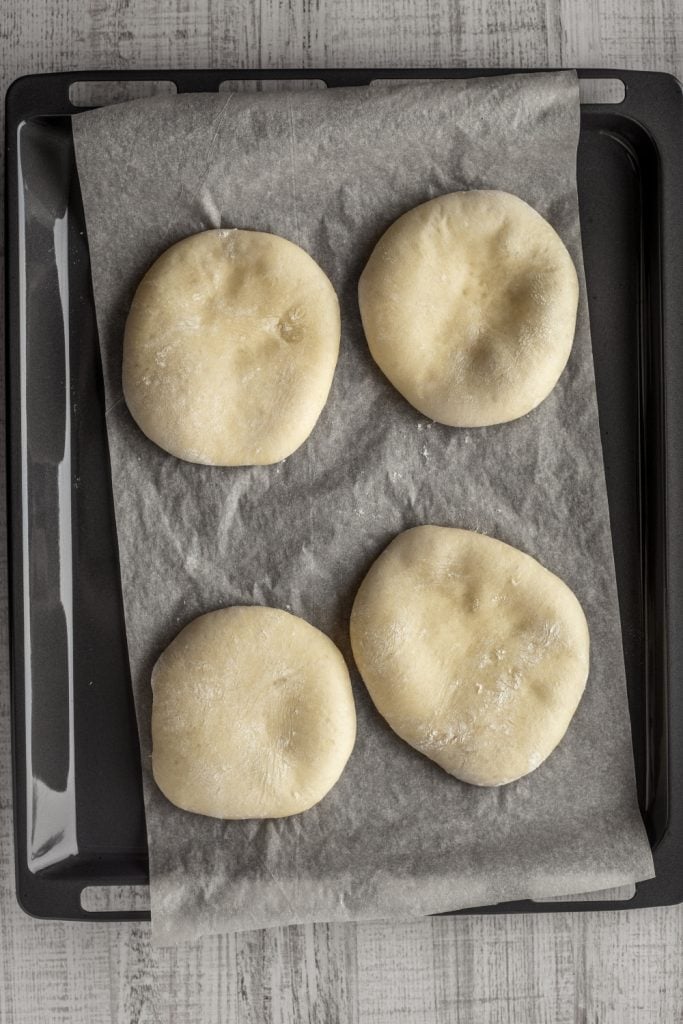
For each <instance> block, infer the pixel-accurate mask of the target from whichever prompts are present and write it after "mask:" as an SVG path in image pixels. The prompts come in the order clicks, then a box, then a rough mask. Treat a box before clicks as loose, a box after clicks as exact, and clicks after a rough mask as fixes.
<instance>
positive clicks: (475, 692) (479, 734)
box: [351, 526, 589, 786]
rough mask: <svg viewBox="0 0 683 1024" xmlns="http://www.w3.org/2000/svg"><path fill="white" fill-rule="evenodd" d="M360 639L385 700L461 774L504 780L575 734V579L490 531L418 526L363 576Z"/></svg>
mask: <svg viewBox="0 0 683 1024" xmlns="http://www.w3.org/2000/svg"><path fill="white" fill-rule="evenodd" d="M351 643H352V646H353V653H354V657H355V659H356V663H357V665H358V668H359V669H360V673H361V675H362V677H363V679H364V681H365V684H366V686H367V688H368V690H369V691H370V696H371V697H372V699H373V701H374V703H375V705H376V707H377V710H378V711H379V712H380V714H382V715H383V716H384V718H386V720H387V722H388V723H389V725H390V726H391V728H392V729H393V730H394V731H395V732H397V733H398V735H399V736H401V737H402V738H403V739H404V740H406V742H407V743H410V745H411V746H413V747H415V748H416V749H417V750H420V751H421V752H422V753H423V754H426V755H427V757H430V758H431V759H432V760H433V761H436V763H437V764H439V765H441V767H442V768H444V769H445V770H446V771H447V772H450V774H451V775H455V776H456V778H458V779H462V781H463V782H471V783H473V784H474V785H477V786H502V785H503V784H504V783H506V782H512V781H514V780H515V779H519V778H520V777H521V776H522V775H526V774H527V773H528V772H531V771H533V770H534V768H538V766H539V764H541V762H542V761H544V760H545V759H546V757H548V755H549V754H550V753H551V752H552V751H553V750H554V749H555V747H556V746H557V744H558V743H559V742H560V740H561V739H562V737H563V736H564V734H565V731H566V729H567V726H568V725H569V723H570V721H571V718H572V715H573V714H574V712H575V711H576V708H577V705H578V703H579V700H580V699H581V694H582V693H583V690H584V687H585V685H586V679H587V676H588V661H589V639H588V626H587V624H586V618H585V616H584V614H583V611H582V610H581V606H580V604H579V602H578V601H577V599H576V598H575V597H574V594H573V593H572V592H571V590H570V589H569V587H567V586H566V584H564V583H563V582H562V580H560V579H558V578H557V576H554V575H553V574H552V573H551V572H548V570H547V569H544V568H543V566H541V565H539V563H538V562H537V561H536V560H535V559H533V558H530V557H529V555H525V554H523V553H522V552H521V551H518V550H517V549H516V548H512V547H510V546H509V545H508V544H503V543H501V542H500V541H498V540H494V539H493V538H492V537H486V536H482V535H481V534H479V533H472V532H471V531H469V530H455V529H451V528H449V527H441V526H418V527H417V528H416V529H413V530H407V531H406V532H405V533H402V534H400V535H399V536H398V537H396V538H395V539H394V540H393V541H392V542H391V544H390V545H389V547H388V548H387V549H386V550H385V551H384V552H383V553H382V554H381V555H380V556H379V558H378V559H377V561H376V562H375V563H374V565H373V566H372V568H371V569H370V571H369V573H368V574H367V576H366V577H365V579H364V580H363V583H362V584H361V587H360V590H359V591H358V594H357V596H356V600H355V602H354V605H353V611H352V614H351Z"/></svg>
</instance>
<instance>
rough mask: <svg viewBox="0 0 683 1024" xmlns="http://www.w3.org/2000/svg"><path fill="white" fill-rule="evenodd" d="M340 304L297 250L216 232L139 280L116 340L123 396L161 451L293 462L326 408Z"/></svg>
mask: <svg viewBox="0 0 683 1024" xmlns="http://www.w3.org/2000/svg"><path fill="white" fill-rule="evenodd" d="M339 336H340V321H339V302H338V301H337V296H336V294H335V292H334V289H333V287H332V285H331V284H330V282H329V280H328V279H327V277H326V276H325V274H324V273H323V271H322V270H321V269H320V267H319V266H318V265H317V263H316V262H315V261H314V260H313V259H311V257H310V256H309V255H308V253H306V252H304V250H303V249H300V248H299V246H298V245H294V244H293V243H292V242H288V241H287V240H286V239H284V238H279V237H278V236H277V235H268V234H264V233H263V232H260V231H238V230H223V229H220V230H215V231H202V232H201V234H198V235H191V236H190V237H189V238H184V239H183V240H182V241H181V242H178V243H177V244H176V245H172V246H171V248H170V249H167V250H166V252H165V253H163V254H162V255H161V256H160V257H159V259H158V260H157V261H156V263H154V264H153V265H152V266H151V267H150V269H149V270H148V271H147V273H146V274H145V276H144V277H143V279H142V281H141V282H140V285H139V287H138V290H137V291H136V293H135V298H134V299H133V304H132V306H131V309H130V313H129V316H128V321H127V323H126V331H125V336H124V343H123V393H124V395H125V398H126V402H127V403H128V408H129V409H130V411H131V414H132V416H133V419H134V420H135V421H136V423H137V424H138V426H139V427H140V429H141V430H143V431H144V433H145V434H147V436H148V437H149V438H151V440H152V441H154V442H156V444H158V445H159V446H160V447H161V448H164V449H165V450H166V451H168V452H170V453H171V454H172V455H177V456H178V458H180V459H186V460H187V461H188V462H201V463H204V464H205V465H209V466H249V465H268V464H269V463H273V462H279V461H280V459H284V458H285V457H286V456H287V455H291V453H292V452H293V451H295V450H296V449H297V448H298V447H299V445H300V444H302V443H303V442H304V441H305V440H306V438H307V437H308V435H309V434H310V433H311V431H312V430H313V427H314V426H315V424H316V421H317V419H318V417H319V416H320V413H321V411H322V409H323V406H324V405H325V402H326V401H327V396H328V394H329V390H330V386H331V384H332V376H333V374H334V368H335V366H336V363H337V356H338V354H339Z"/></svg>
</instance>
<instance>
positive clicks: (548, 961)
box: [0, 0, 683, 1024]
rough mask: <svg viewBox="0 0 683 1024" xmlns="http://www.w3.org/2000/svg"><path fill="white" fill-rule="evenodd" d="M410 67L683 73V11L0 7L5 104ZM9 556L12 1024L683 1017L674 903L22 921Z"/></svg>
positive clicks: (409, 4) (488, 6) (132, 3)
mask: <svg viewBox="0 0 683 1024" xmlns="http://www.w3.org/2000/svg"><path fill="white" fill-rule="evenodd" d="M411 65H412V66H418V65H423V66H428V65H434V66H438V65H453V66H458V65H460V66H468V65H469V66H478V67H482V66H487V65H488V66H502V67H504V66H508V67H512V66H514V67H520V68H523V67H531V66H554V67H559V66H564V67H581V66H583V67H587V66H592V67H614V68H619V67H625V68H644V69H651V70H661V71H669V72H673V73H674V74H677V75H678V76H679V78H683V0H498V2H496V0H393V2H391V0H374V2H373V0H342V2H338V3H336V4H335V3H334V2H333V0H233V2H232V3H230V2H221V0H166V2H163V0H61V2H60V0H57V2H54V3H48V2H45V0H4V3H3V4H2V5H1V6H0V75H1V76H2V90H3V93H4V90H5V89H6V87H7V85H8V84H9V83H10V82H11V81H12V80H13V79H14V78H16V77H17V76H18V75H22V74H27V73H31V72H40V71H57V70H66V69H76V68H81V69H85V68H97V69H101V68H144V67H179V68H192V67H216V68H230V67H246V68H248V67H265V68H268V67H324V66H347V67H348V66H356V67H360V66H367V67H382V66H385V67H387V66H411ZM682 129H683V126H682ZM0 450H2V451H4V446H3V447H1V448H0ZM0 507H1V508H2V510H3V514H4V502H3V503H2V505H1V506H0ZM0 558H1V559H2V565H1V567H0V571H2V574H3V585H2V587H1V588H0V593H1V594H2V597H1V600H2V610H1V614H2V623H1V626H0V628H1V635H0V645H1V651H0V655H1V657H2V673H3V677H2V682H1V683H0V1021H1V1022H2V1024H61V1022H64V1024H81V1022H83V1024H104V1022H116V1024H124V1022H125V1024H133V1022H136V1024H137V1022H145V1024H147V1022H152V1021H154V1022H157V1021H160V1022H178V1024H181V1022H182V1024H195V1022H201V1024H213V1022H216V1021H226V1022H233V1021H239V1022H253V1024H267V1022H269V1021H277V1022H286V1024H299V1022H308V1021H316V1022H325V1024H327V1022H330V1024H336V1022H339V1024H346V1022H349V1024H353V1022H362V1024H389V1022H391V1024H403V1022H411V1024H442V1022H449V1024H450V1022H454V1021H463V1022H466V1024H478V1022H483V1021H486V1022H491V1024H493V1022H499V1024H513V1022H514V1024H517V1022H519V1024H535V1022H540V1021H543V1022H548V1024H569V1022H577V1024H584V1022H586V1024H587V1022H591V1024H598V1022H599V1024H605V1022H608V1021H609V1022H612V1021H614V1022H615V1024H655V1022H658V1024H670V1022H674V1021H683V908H681V907H671V908H664V909H657V910H651V911H647V910H645V911H631V912H628V911H622V912H619V913H613V912H606V913H590V914H565V913H561V914H549V915H525V916H500V917H476V916H475V917H460V918H438V919H433V920H420V921H411V922H405V923H403V924H395V923H392V924H381V923H378V924H362V925H358V926H356V925H329V926H328V925H314V926H313V925H312V926H305V927H292V928H285V929H278V930H273V931H267V932H252V933H248V934H243V935H237V936H221V937H215V938H209V939H206V940H204V941H201V942H199V943H197V944H196V945H193V946H190V947H184V948H182V949H179V950H177V951H166V950H164V951H157V950H153V949H152V948H151V947H150V935H149V926H148V925H147V924H108V923H93V924H67V923H61V922H43V921H35V920H32V919H30V918H28V917H26V916H25V915H24V914H23V913H22V911H21V910H19V908H18V906H17V904H16V902H15V898H14V877H13V849H12V822H11V797H10V781H9V779H10V749H9V743H10V738H9V733H10V730H9V693H8V685H7V668H6V662H7V657H6V652H7V627H6V603H7V602H6V596H5V595H6V586H5V585H4V576H5V550H4V546H3V547H2V553H1V554H0ZM682 869H683V865H682Z"/></svg>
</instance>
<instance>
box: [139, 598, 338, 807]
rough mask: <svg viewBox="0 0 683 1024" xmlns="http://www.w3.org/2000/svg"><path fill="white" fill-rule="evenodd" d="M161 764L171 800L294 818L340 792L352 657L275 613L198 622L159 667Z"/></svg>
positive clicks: (156, 732)
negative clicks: (335, 788) (346, 659)
mask: <svg viewBox="0 0 683 1024" xmlns="http://www.w3.org/2000/svg"><path fill="white" fill-rule="evenodd" d="M152 692H153V705H152V746H153V754H152V770H153V774H154V778H155V780H156V783H157V785H158V786H159V788H160V789H161V791H162V792H163V793H164V795H165V796H166V797H168V799H169V800H170V801H171V802H172V803H174V804H176V805H177V806H178V807H182V808H183V809H184V810H186V811H194V812H195V813H196V814H208V815H211V816H212V817H214V818H284V817H287V816H288V815H290V814H299V813H300V812H301V811H306V810H308V808H309V807H312V806H313V805H314V804H317V803H318V801H319V800H322V798H323V797H324V796H325V794H326V793H328V792H329V790H330V789H332V787H333V786H334V784H335V782H336V781H337V780H338V778H339V776H340V775H341V773H342V771H343V770H344V766H345V764H346V762H347V761H348V759H349V756H350V754H351V751H352V749H353V745H354V742H355V739H356V711H355V707H354V703H353V696H352V693H351V683H350V681H349V673H348V669H347V667H346V663H345V662H344V659H343V658H342V656H341V654H340V653H339V651H338V650H337V648H336V647H335V645H334V644H333V643H332V641H331V640H330V639H328V637H326V636H325V635H324V633H321V632H320V631H319V630H318V629H315V627H313V626H311V625H310V624H309V623H308V622H304V620H303V619H299V618H297V617H296V616H295V615H290V614H288V613H287V612H283V611H279V610H278V609H276V608H258V607H257V608H243V607H234V608H222V609H221V610H219V611H215V612H209V613H208V614H207V615H201V616H200V617H199V618H198V619H194V621H193V622H191V623H190V624H189V625H188V626H186V627H185V629H183V630H182V631H181V632H180V633H179V634H178V636H177V637H176V638H175V640H173V642H172V643H171V644H170V645H169V646H168V647H167V648H166V650H165V651H164V653H163V654H162V655H161V657H160V658H159V660H158V661H157V663H156V665H155V666H154V670H153V672H152Z"/></svg>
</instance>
